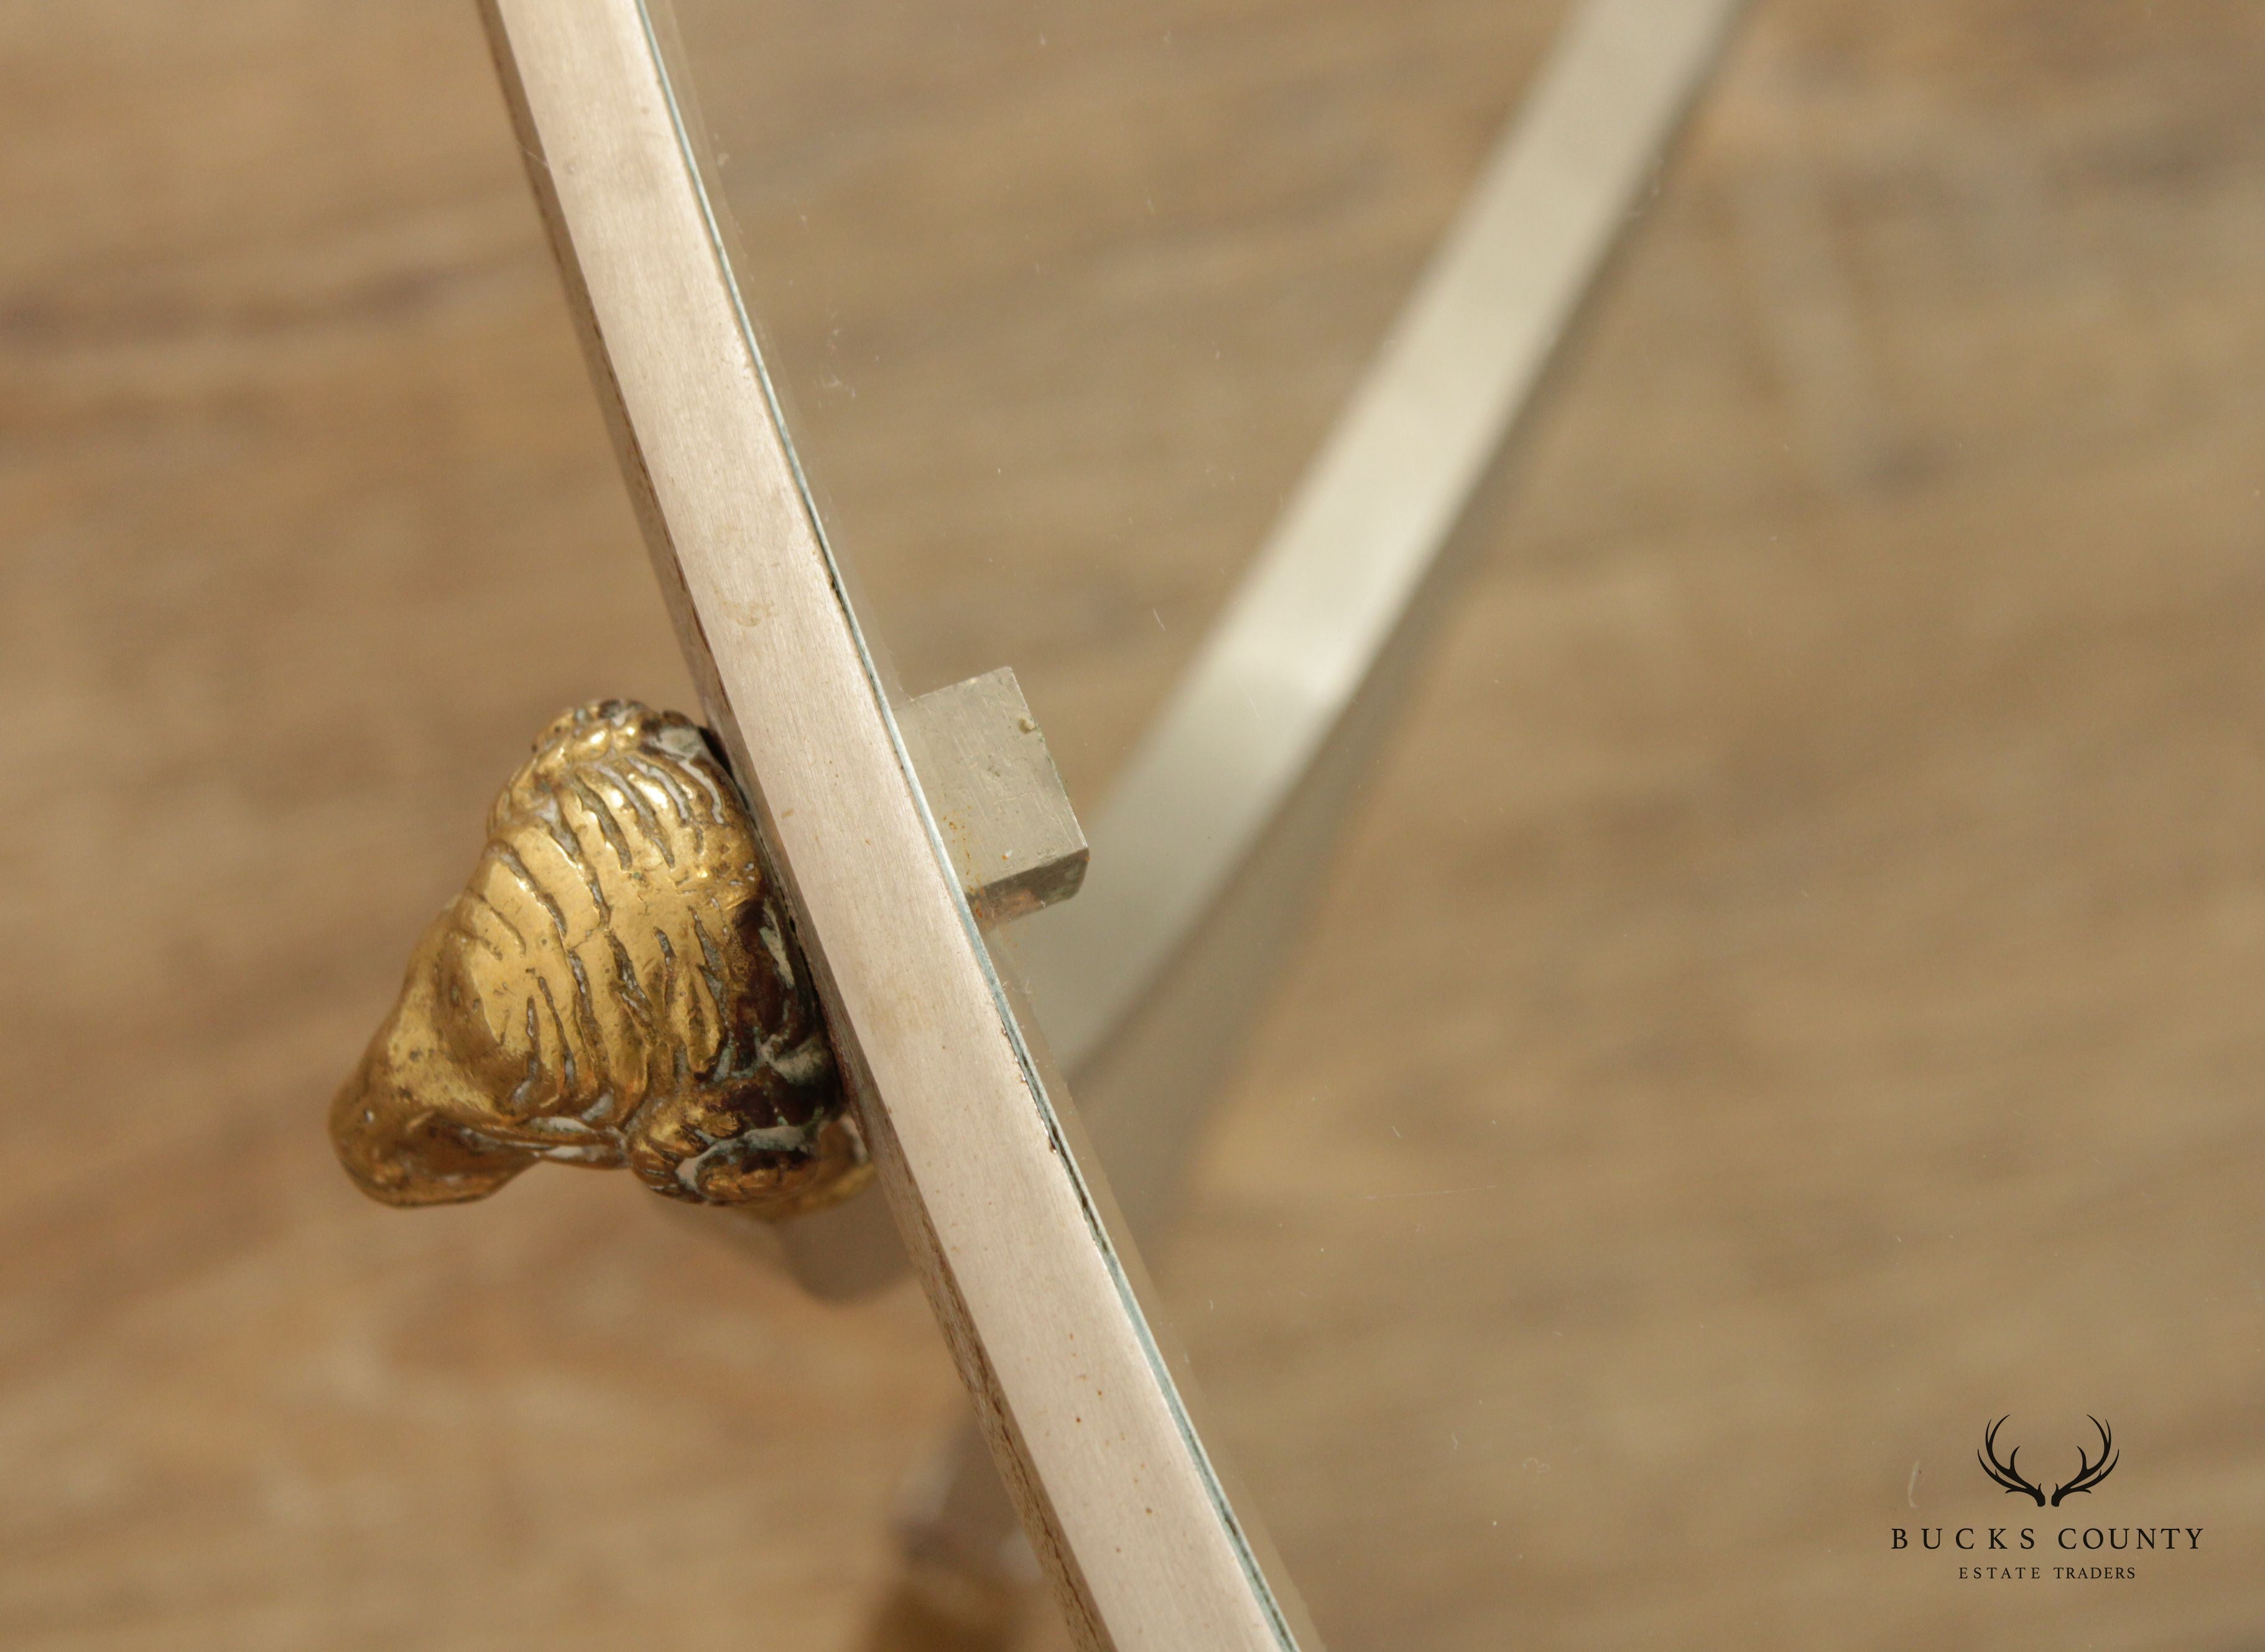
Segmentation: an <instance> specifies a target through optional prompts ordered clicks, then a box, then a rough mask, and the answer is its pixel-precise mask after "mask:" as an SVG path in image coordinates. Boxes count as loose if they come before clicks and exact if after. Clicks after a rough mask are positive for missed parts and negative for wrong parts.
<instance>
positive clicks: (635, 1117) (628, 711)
mask: <svg viewBox="0 0 2265 1652" xmlns="http://www.w3.org/2000/svg"><path fill="white" fill-rule="evenodd" d="M331 1138H332V1140H333V1141H334V1142H335V1144H336V1145H337V1147H338V1151H339V1159H340V1160H341V1161H343V1162H344V1163H345V1165H346V1169H347V1171H348V1172H349V1173H351V1174H352V1175H353V1179H354V1180H355V1181H356V1182H357V1183H360V1184H361V1188H362V1190H364V1191H365V1192H367V1193H368V1194H369V1195H370V1196H371V1197H375V1198H379V1199H382V1200H384V1201H385V1202H387V1203H388V1204H442V1203H447V1202H450V1201H455V1200H460V1199H475V1198H478V1197H482V1196H483V1195H484V1194H488V1193H492V1192H493V1191H494V1190H496V1189H497V1188H499V1187H500V1186H502V1185H503V1183H506V1182H507V1181H509V1180H510V1179H511V1178H512V1177H513V1176H514V1175H518V1174H519V1173H520V1172H521V1170H523V1169H525V1168H527V1167H528V1165H530V1164H533V1163H534V1162H535V1161H536V1160H538V1159H550V1160H555V1161H558V1162H560V1163H563V1164H579V1165H598V1166H605V1165H620V1164H626V1165H628V1166H629V1167H630V1168H631V1169H632V1170H634V1171H635V1172H636V1173H637V1176H638V1179H639V1180H641V1181H642V1182H644V1183H645V1185H646V1186H647V1187H649V1188H651V1189H652V1190H653V1191H655V1192H657V1193H661V1194H665V1195H666V1196H667V1197H671V1198H676V1199H685V1200H688V1201H691V1202H693V1203H696V1204H725V1205H732V1206H735V1207H737V1208H739V1209H742V1210H745V1211H747V1212H750V1213H752V1214H754V1215H757V1216H761V1217H766V1218H770V1219H778V1218H782V1217H787V1216H793V1215H797V1214H799V1213H801V1212H805V1211H809V1210H814V1209H816V1208H818V1207H819V1206H821V1205H824V1204H832V1203H833V1202H834V1201H835V1200H837V1199H840V1198H842V1197H847V1196H848V1194H850V1193H852V1192H854V1191H855V1190H856V1189H857V1188H859V1187H860V1186H862V1185H863V1183H864V1182H865V1181H866V1179H867V1178H868V1177H869V1176H870V1174H871V1171H870V1165H869V1164H868V1162H867V1161H866V1156H865V1150H864V1143H863V1139H861V1138H860V1136H859V1134H858V1132H857V1126H856V1120H855V1119H854V1118H853V1117H851V1116H850V1114H849V1113H848V1112H847V1111H846V1110H845V1109H844V1107H843V1103H842V1095H841V1084H840V1081H839V1079H838V1076H837V1073H836V1071H835V1067H834V1053H833V1050H832V1048H831V1047H830V1046H829V1044H827V1037H826V1029H825V1025H824V1023H823V1022H822V1021H821V1020H820V1019H819V1008H818V1001H817V998H816V996H815V994H814V993H812V990H811V986H810V976H809V972H808V970H807V968H806V967H805V964H804V963H803V960H802V958H801V956H800V954H799V953H798V951H797V949H796V946H795V942H794V938H793V934H792V931H791V930H790V928H789V926H788V924H787V921H786V917H785V914H784V913H783V911H782V910H781V908H780V906H779V904H778V902H777V900H776V898H775V896H774V894H773V891H772V890H771V888H770V886H769V884H768V878H767V877H766V874H765V872H764V870H763V862H762V856H761V853H760V852H759V849H758V848H757V843H756V836H755V827H754V821H753V819H751V818H750V817H749V815H748V813H747V805H746V804H745V803H744V802H743V801H742V800H741V798H740V796H739V790H738V788H737V787H736V786H735V785H734V784H733V783H732V777H731V775H730V774H729V772H728V771H727V770H726V769H725V767H724V765H723V763H722V761H720V760H719V759H718V758H717V755H716V753H715V752H714V751H713V750H712V749H711V748H710V745H709V743H708V740H707V738H706V736H705V735H704V734H703V732H702V731H700V730H699V729H698V728H696V726H694V724H691V723H690V722H688V720H687V719H685V718H683V717H679V716H677V715H675V714H674V713H673V712H661V711H652V710H648V709H646V708H645V707H644V706H641V705H637V704H636V703H634V702H629V701H620V700H608V701H606V702H603V703H601V704H598V705H591V706H585V707H583V708H582V709H580V710H576V711H571V712H568V713H567V714H566V715H565V716H564V717H560V718H559V719H558V720H557V722H555V723H553V724H551V725H550V727H549V728H548V729H546V730H544V731H543V737H542V739H540V740H539V741H538V742H537V743H536V745H535V754H534V755H533V756H532V757H530V758H529V759H528V761H527V762H526V763H525V764H524V765H523V766H521V768H520V770H519V772H518V773H517V774H516V775H513V776H512V779H511V783H510V784H509V785H508V786H506V788H505V789H504V792H503V795H502V796H501V797H499V798H498V799H497V800H496V804H495V807H494V808H493V810H492V811H490V813H489V816H488V841H487V847H486V848H485V849H484V851H482V853H481V855H480V861H479V864H478V866H477V868H475V869H474V870H473V872H472V876H471V879H470V882H469V883H468V884H466V885H465V886H464V890H463V892H462V893H461V894H459V895H458V896H457V897H456V898H455V900H454V901H452V902H450V903H449V905H448V907H447V908H446V909H445V910H444V911H442V912H441V914H440V915H439V916H438V917H437V918H435V919H434V920H433V922H432V924H431V925H430V926H429V927H428V928H426V931H425V934H424V936H423V938H422V939H421V940H419V942H418V944H417V951H416V954H415V956H414V957H412V958H411V960H410V964H409V976H408V979H407V980H406V981H405V982H404V985H403V986H402V990H401V998H400V1001H399V1002H398V1003H397V1004H396V1005H395V1006H394V1009H393V1013H392V1014H391V1015H390V1016H388V1017H387V1018H386V1022H385V1024H384V1025H383V1026H382V1027H381V1028H380V1029H379V1030H378V1033H377V1037H375V1039H373V1040H372V1041H371V1044H370V1046H369V1050H368V1053H367V1054H365V1055H364V1056H363V1057H362V1060H361V1066H360V1067H359V1068H358V1069H357V1070H356V1071H355V1073H354V1075H353V1078H352V1079H350V1080H349V1081H347V1083H346V1088H344V1089H342V1090H340V1091H339V1097H338V1100H337V1102H336V1103H334V1104H333V1105H332V1107H331Z"/></svg>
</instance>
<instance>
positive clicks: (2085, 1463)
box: [1975, 1417, 2121, 1509]
mask: <svg viewBox="0 0 2265 1652" xmlns="http://www.w3.org/2000/svg"><path fill="white" fill-rule="evenodd" d="M2087 1421H2088V1422H2089V1423H2091V1424H2092V1426H2093V1427H2094V1428H2095V1429H2098V1430H2100V1460H2099V1461H2098V1462H2094V1461H2093V1460H2092V1457H2091V1454H2090V1453H2089V1452H2083V1451H2079V1452H2077V1454H2076V1465H2077V1466H2076V1474H2075V1476H2074V1477H2073V1478H2072V1479H2069V1480H2065V1481H2061V1483H2060V1484H2059V1485H2057V1486H2056V1487H2054V1488H2053V1494H2052V1506H2053V1507H2054V1508H2056V1509H2057V1508H2059V1507H2060V1503H2061V1499H2062V1498H2064V1497H2073V1496H2076V1494H2077V1493H2078V1492H2079V1491H2090V1490H2091V1489H2092V1488H2094V1486H2096V1485H2098V1484H2099V1483H2100V1482H2101V1481H2103V1480H2105V1479H2107V1478H2108V1474H2110V1473H2111V1472H2112V1471H2113V1470H2114V1469H2115V1467H2116V1462H2117V1460H2118V1459H2119V1458H2120V1456H2121V1453H2120V1452H2117V1451H2116V1437H2115V1436H2114V1435H2113V1434H2111V1433H2109V1432H2108V1425H2107V1424H2106V1423H2102V1422H2101V1420H2100V1419H2099V1418H2098V1417H2087ZM2006 1422H2007V1419H2006V1418H2005V1417H1999V1419H1998V1420H1997V1421H1996V1422H1995V1423H1992V1424H1991V1425H1990V1426H1989V1427H1988V1428H1986V1429H1985V1430H1982V1449H1981V1450H1980V1451H1979V1452H1976V1453H1975V1458H1976V1460H1977V1461H1978V1462H1979V1463H1980V1464H1981V1465H1982V1472H1983V1473H1984V1474H1987V1475H1989V1476H1990V1478H1991V1479H1992V1481H1996V1482H1997V1483H1998V1484H1999V1485H2000V1486H2002V1487H2004V1488H2006V1490H2007V1491H2011V1492H2021V1493H2024V1494H2026V1495H2027V1496H2031V1497H2035V1498H2036V1500H2037V1507H2038V1508H2040V1509H2042V1508H2043V1507H2044V1506H2045V1492H2044V1488H2043V1487H2042V1486H2040V1485H2038V1484H2037V1483H2036V1481H2031V1480H2025V1479H2023V1478H2022V1477H2021V1469H2020V1466H2019V1465H2020V1462H2021V1448H2020V1447H2019V1446H2016V1447H2014V1450H2012V1451H2010V1452H2007V1453H2006V1460H2005V1461H2004V1462H2002V1463H2001V1462H1999V1460H1998V1430H1999V1429H2001V1428H2004V1427H2005V1426H2006Z"/></svg>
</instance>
